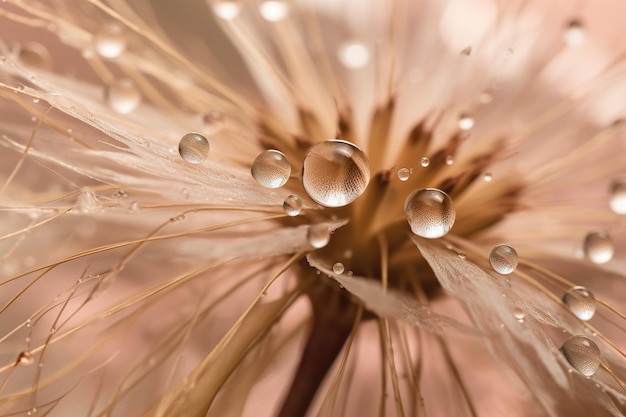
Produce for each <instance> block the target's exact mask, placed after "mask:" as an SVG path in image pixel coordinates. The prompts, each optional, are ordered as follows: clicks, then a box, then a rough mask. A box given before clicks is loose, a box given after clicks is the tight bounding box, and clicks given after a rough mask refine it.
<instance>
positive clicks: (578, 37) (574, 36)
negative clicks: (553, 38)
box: [563, 20, 585, 46]
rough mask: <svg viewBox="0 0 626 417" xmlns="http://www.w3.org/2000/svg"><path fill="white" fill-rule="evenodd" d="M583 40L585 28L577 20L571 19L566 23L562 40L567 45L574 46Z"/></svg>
mask: <svg viewBox="0 0 626 417" xmlns="http://www.w3.org/2000/svg"><path fill="white" fill-rule="evenodd" d="M584 40H585V29H584V28H583V25H582V24H581V23H580V22H579V21H578V20H572V21H571V22H569V23H568V25H567V27H566V28H565V31H564V32H563V41H564V42H565V44H567V45H569V46H576V45H580V44H581V43H583V41H584Z"/></svg>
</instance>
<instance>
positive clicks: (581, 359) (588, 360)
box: [561, 336, 602, 377]
mask: <svg viewBox="0 0 626 417" xmlns="http://www.w3.org/2000/svg"><path fill="white" fill-rule="evenodd" d="M561 352H563V355H564V356H565V359H566V360H567V362H569V364H570V365H572V367H573V368H574V369H575V370H577V371H578V372H580V373H581V374H583V375H584V376H586V377H590V376H593V375H594V374H595V373H596V371H597V370H598V368H599V367H600V363H601V361H602V355H601V354H600V348H599V347H598V345H597V344H596V343H595V342H594V341H593V340H591V339H589V338H588V337H585V336H572V337H570V338H569V339H567V340H566V341H565V343H563V346H561Z"/></svg>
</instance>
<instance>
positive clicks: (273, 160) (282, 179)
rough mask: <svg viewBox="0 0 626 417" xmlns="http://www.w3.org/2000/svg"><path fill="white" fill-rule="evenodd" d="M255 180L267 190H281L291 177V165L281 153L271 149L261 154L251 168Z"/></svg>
mask: <svg viewBox="0 0 626 417" xmlns="http://www.w3.org/2000/svg"><path fill="white" fill-rule="evenodd" d="M250 172H252V176H253V177H254V179H255V180H256V181H257V182H258V183H259V184H261V185H262V186H263V187H266V188H279V187H282V186H283V185H285V183H286V182H287V180H289V176H290V175H291V165H290V164H289V161H288V160H287V157H286V156H285V155H284V154H283V153H282V152H280V151H277V150H275V149H270V150H267V151H263V152H261V153H260V154H259V155H258V156H257V157H256V159H255V160H254V161H253V162H252V167H251V168H250Z"/></svg>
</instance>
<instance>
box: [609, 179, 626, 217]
mask: <svg viewBox="0 0 626 417" xmlns="http://www.w3.org/2000/svg"><path fill="white" fill-rule="evenodd" d="M609 205H610V206H611V210H613V211H614V212H615V213H617V214H626V181H623V180H622V181H615V182H614V183H613V184H612V185H611V200H609Z"/></svg>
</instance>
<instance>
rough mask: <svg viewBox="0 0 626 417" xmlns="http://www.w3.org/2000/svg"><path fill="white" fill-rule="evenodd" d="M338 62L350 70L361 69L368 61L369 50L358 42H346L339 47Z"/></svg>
mask: <svg viewBox="0 0 626 417" xmlns="http://www.w3.org/2000/svg"><path fill="white" fill-rule="evenodd" d="M338 54H339V61H341V63H342V64H343V65H344V66H345V67H347V68H350V69H357V68H363V67H364V66H365V65H367V63H368V62H369V60H370V50H369V48H368V47H367V46H365V45H364V44H362V43H360V42H355V41H352V42H346V43H344V44H342V45H341V46H340V47H339V52H338Z"/></svg>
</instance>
